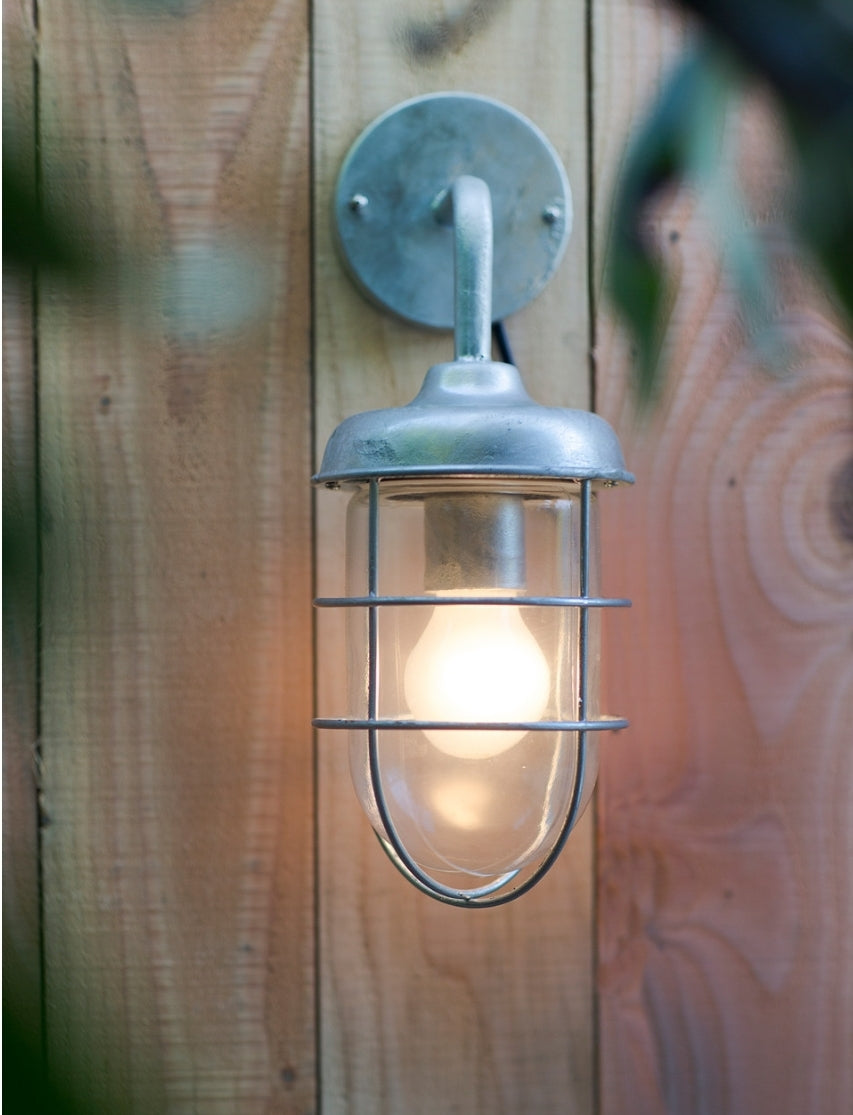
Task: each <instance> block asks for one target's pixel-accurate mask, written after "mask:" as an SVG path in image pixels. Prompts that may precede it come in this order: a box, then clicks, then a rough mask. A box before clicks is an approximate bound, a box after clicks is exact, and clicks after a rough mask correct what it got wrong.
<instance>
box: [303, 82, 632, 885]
mask: <svg viewBox="0 0 853 1115" xmlns="http://www.w3.org/2000/svg"><path fill="white" fill-rule="evenodd" d="M335 212H336V221H337V231H338V235H339V240H340V246H341V248H342V252H343V255H344V257H345V259H346V261H347V264H348V266H349V268H350V270H351V272H352V274H353V275H354V277H355V279H356V280H357V281H358V283H359V285H360V286H361V287H362V289H363V290H364V291H365V292H366V293H367V294H368V295H369V296H370V297H371V298H372V299H373V300H375V301H377V302H379V303H380V304H381V305H382V306H384V307H385V308H388V309H390V310H392V311H394V312H395V313H397V314H399V315H401V316H403V317H405V318H407V319H409V320H411V321H414V322H418V323H421V324H423V325H428V326H433V327H439V328H447V327H450V326H454V327H455V338H456V355H455V359H454V360H453V361H451V362H449V363H446V364H439V365H437V366H435V367H433V368H431V369H430V370H429V371H428V372H427V376H426V380H425V382H424V385H423V387H422V388H421V391H420V393H419V394H418V396H417V397H416V398H415V399H414V400H413V401H412V402H411V403H409V405H408V406H404V407H399V408H393V409H389V410H380V411H371V412H368V413H365V414H357V415H355V416H354V417H352V418H348V419H347V420H346V421H344V422H343V423H341V425H340V426H339V427H338V428H337V430H335V432H334V433H333V435H332V437H331V439H330V440H329V444H328V446H327V448H326V452H325V455H324V457H323V462H322V465H321V468H320V471H319V473H318V474H317V476H316V477H315V478H314V482H315V483H316V484H318V485H322V486H324V487H327V488H341V489H345V490H347V491H349V492H351V493H352V494H351V498H350V503H349V508H348V519H347V590H346V591H347V595H346V596H345V597H335V598H321V599H318V600H317V601H316V604H317V606H318V607H323V608H344V609H346V610H347V619H348V654H349V708H348V710H347V715H346V716H345V717H340V718H333V719H330V718H324V719H317V720H315V721H314V723H315V725H316V726H318V727H320V728H336V729H346V730H347V731H348V732H349V734H350V763H351V769H352V775H353V780H354V783H355V788H356V791H357V793H358V796H359V798H360V800H361V803H362V805H363V807H364V809H365V812H366V813H367V815H368V817H369V819H370V822H371V824H372V825H373V827H374V829H375V830H376V832H377V835H378V836H379V839H380V841H381V843H382V845H383V847H384V849H385V851H386V852H387V853H388V855H389V857H390V858H391V860H392V861H393V862H394V863H395V864H396V866H397V867H398V868H399V869H400V871H401V872H402V873H403V874H404V875H405V876H406V877H407V878H408V879H409V880H410V881H411V882H412V883H414V885H415V886H417V887H418V888H420V889H421V890H423V891H425V892H426V893H428V894H430V895H432V896H433V897H435V898H438V899H440V900H441V901H443V902H447V903H451V904H453V905H457V906H468V907H483V906H496V905H499V904H501V903H503V902H507V901H509V900H510V899H512V898H515V897H518V896H519V895H520V894H523V893H524V892H525V891H527V890H529V889H530V888H531V887H532V886H533V885H534V884H535V883H536V882H537V881H538V880H539V879H540V878H541V877H542V876H543V875H544V874H545V872H546V871H547V870H548V869H549V867H550V866H551V865H552V863H553V862H554V860H555V859H556V857H557V855H558V854H559V852H560V850H561V848H562V846H563V844H564V843H565V840H566V838H567V836H568V834H569V832H570V831H571V829H572V828H573V826H574V825H575V823H576V822H577V820H578V818H579V816H580V814H581V812H582V811H583V808H584V806H585V805H586V803H587V801H588V800H589V798H590V795H591V793H592V788H593V784H594V780H595V775H596V770H597V744H596V739H597V736H598V733H599V732H601V731H602V730H611V729H614V728H622V727H624V726H625V724H626V721H624V720H615V719H607V718H605V717H603V716H602V715H601V714H600V711H599V708H598V664H599V624H598V622H597V620H598V617H599V615H600V612H601V609H602V608H607V607H620V606H624V605H627V604H628V601H627V600H615V599H605V598H603V597H602V596H600V595H599V588H598V572H597V570H598V534H597V516H596V510H597V493H598V491H599V490H600V489H602V488H606V487H609V486H612V485H614V484H618V483H621V482H628V483H630V482H632V480H633V477H632V476H631V475H630V473H628V472H627V471H626V469H625V463H624V461H623V458H622V452H621V450H620V448H619V443H618V441H617V439H616V436H615V434H614V433H613V431H612V430H611V428H610V426H608V424H607V423H606V422H605V421H604V420H603V419H601V418H599V417H598V416H596V415H594V414H590V413H587V412H585V411H577V410H565V409H558V408H552V407H543V406H539V405H538V404H536V403H535V402H534V401H533V400H532V399H531V398H530V397H529V396H528V395H527V393H526V391H525V390H524V387H523V386H522V383H521V379H520V376H519V373H518V370H517V369H516V368H515V367H514V366H513V365H511V364H508V363H496V362H493V361H492V360H491V357H490V352H491V333H492V322H493V320H500V319H503V318H504V317H505V316H507V315H508V314H510V313H512V312H513V311H515V310H517V309H519V308H520V307H521V306H523V305H524V304H526V302H527V301H529V300H530V299H531V298H533V297H535V295H536V294H538V292H539V290H540V289H541V288H542V287H543V286H544V285H545V283H546V282H547V281H548V279H549V278H550V276H551V275H552V274H553V272H554V270H555V268H556V266H557V263H558V262H559V259H560V257H561V255H562V252H563V249H564V247H565V243H566V240H567V238H568V234H569V231H570V225H571V195H570V192H569V185H568V181H567V179H566V175H565V172H564V170H563V167H562V165H561V164H560V161H559V159H558V157H557V155H556V153H555V151H554V150H553V148H552V147H551V145H550V143H549V142H548V141H547V139H546V138H545V137H544V136H543V135H542V133H541V132H540V131H539V130H538V129H537V128H535V127H534V126H533V125H532V124H531V123H530V122H529V121H528V120H526V119H525V118H524V117H522V116H520V115H519V114H518V113H516V112H514V111H513V110H511V109H508V108H506V107H505V106H503V105H500V104H498V103H497V102H495V101H492V100H488V99H486V98H483V97H475V96H471V95H459V94H436V95H434V96H428V97H422V98H418V99H417V100H414V101H408V102H406V103H405V104H403V105H400V106H398V107H396V108H394V109H392V110H391V111H390V112H388V113H386V114H385V115H384V116H382V117H380V118H379V119H378V120H377V121H375V122H374V123H373V124H372V125H371V126H370V127H369V128H368V129H367V130H366V131H365V132H364V133H363V134H362V136H361V137H360V138H359V139H358V141H357V142H356V143H355V145H354V146H353V148H352V149H351V150H350V152H349V154H348V156H347V158H346V161H345V163H344V165H343V168H342V170H341V174H340V177H339V180H338V186H337V193H336V209H335ZM493 226H494V234H493ZM493 245H494V247H493ZM493 252H494V258H495V265H494V266H493ZM451 276H455V280H452V279H451ZM493 306H494V313H493Z"/></svg>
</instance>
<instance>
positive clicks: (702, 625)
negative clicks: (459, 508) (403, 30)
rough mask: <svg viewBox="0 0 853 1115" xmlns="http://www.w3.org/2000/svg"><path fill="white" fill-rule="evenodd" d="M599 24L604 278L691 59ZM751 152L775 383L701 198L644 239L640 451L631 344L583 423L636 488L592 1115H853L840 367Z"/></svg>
mask: <svg viewBox="0 0 853 1115" xmlns="http://www.w3.org/2000/svg"><path fill="white" fill-rule="evenodd" d="M594 11H595V25H594V44H595V50H594V66H593V76H594V86H593V88H594V100H593V104H594V121H593V131H594V136H595V155H594V191H595V207H596V208H595V211H596V227H597V233H598V237H599V239H598V243H597V246H598V248H599V257H600V255H601V250H602V249H603V244H604V239H605V237H606V234H607V222H608V217H609V214H608V205H609V198H610V191H611V188H612V185H613V181H614V176H615V174H616V172H617V170H618V166H619V163H620V160H621V157H622V154H623V151H624V138H625V135H626V132H627V129H628V127H629V125H630V124H631V123H632V121H633V120H634V119H635V117H636V116H637V115H638V114H639V113H641V112H642V110H643V108H644V106H645V105H646V103H647V100H648V97H649V95H650V94H651V93H652V92H653V90H654V87H655V86H656V84H657V83H658V82H659V80H660V75H661V73H662V72H663V71H664V70H665V68H666V67H667V65H668V64H669V62H670V61H671V60H672V59H673V57H674V56H675V54H676V51H677V48H678V45H679V40H680V36H679V33H678V30H677V28H676V26H675V25H674V24H673V23H672V22H671V20H669V19H668V18H667V17H666V16H665V15H664V14H662V13H661V12H660V11H659V10H658V11H655V10H653V9H652V8H651V7H649V6H648V5H645V4H643V5H640V4H635V3H629V2H627V0H610V2H606V3H605V2H601V3H597V4H596V5H595V8H594ZM739 126H740V129H741V142H740V150H741V159H742V162H741V168H740V169H741V173H742V174H743V175H744V180H745V182H746V184H747V188H748V191H749V193H750V198H751V202H752V204H753V206H754V209H755V214H756V220H757V221H758V222H759V224H760V225H761V226H762V227H763V229H764V231H765V233H766V235H767V236H768V239H769V242H770V243H771V244H772V245H773V246H774V249H775V250H776V251H777V252H778V254H779V258H780V265H781V268H782V287H781V289H782V298H781V303H780V306H781V316H782V320H783V322H784V330H785V334H786V336H787V339H788V341H789V342H790V344H791V345H792V349H793V354H792V358H791V366H790V369H789V373H788V376H787V378H783V379H782V380H780V379H778V378H777V379H774V378H772V377H769V376H767V375H765V374H763V373H762V371H761V370H760V369H759V368H758V366H757V363H756V360H755V357H754V354H753V352H752V351H751V349H750V347H749V345H748V343H747V341H746V340H745V337H744V330H743V323H742V321H741V320H740V318H739V314H738V310H739V307H738V304H737V301H736V298H735V297H734V295H733V293H732V290H731V286H730V284H729V282H728V280H727V279H726V278H725V277H724V276H723V275H721V272H720V269H719V267H718V265H717V262H716V258H715V254H714V252H713V250H712V248H711V247H710V246H709V234H708V228H707V226H706V225H705V223H704V222H703V221H702V220H701V219H700V214H699V212H698V209H697V203H696V198H695V196H693V195H689V194H683V193H682V194H680V195H679V196H677V197H671V198H669V199H668V200H667V202H666V203H664V204H662V205H661V206H660V207H659V208H658V209H657V210H656V211H655V213H654V214H653V215H652V216H651V217H650V220H649V226H648V227H649V228H650V230H651V231H652V232H653V234H654V236H655V237H656V239H657V243H658V246H659V248H660V250H661V251H662V252H663V253H664V255H665V257H666V258H667V260H668V261H669V262H670V263H671V264H672V266H673V267H674V268H675V269H676V271H677V273H678V274H679V277H680V282H681V290H680V294H679V297H678V301H677V303H676V306H675V310H674V316H673V322H672V330H671V334H670V341H669V377H668V385H667V389H666V392H665V394H664V397H663V399H662V402H661V404H660V406H659V407H658V409H657V410H656V411H655V412H654V414H653V415H652V417H651V418H650V420H649V421H648V423H647V424H646V425H645V426H638V425H637V423H636V422H635V419H634V416H633V413H632V407H631V403H630V401H629V400H628V397H627V393H626V380H627V368H628V361H629V359H630V352H629V347H628V344H627V343H626V341H625V338H624V337H623V336H622V335H621V334H620V333H619V332H618V331H617V330H616V329H615V328H614V324H613V321H612V318H611V317H610V316H609V314H608V312H607V310H606V308H605V309H603V311H602V314H601V316H600V318H599V321H598V337H599V352H598V384H597V398H598V401H599V405H600V409H601V410H602V412H603V413H604V414H605V416H606V417H608V418H609V419H610V420H611V421H613V422H614V424H615V425H616V426H617V428H618V430H619V432H620V434H621V436H622V438H623V444H624V448H625V452H626V456H627V458H628V462H629V467H631V468H632V469H633V470H634V471H635V472H636V474H637V487H636V489H635V490H633V491H630V492H623V493H619V494H618V495H616V496H615V497H614V505H615V506H614V513H613V514H612V515H611V516H609V517H606V518H605V526H606V529H605V531H604V536H603V543H604V554H605V574H606V585H607V587H608V588H609V589H610V590H611V591H618V592H619V593H623V592H624V593H625V594H626V595H628V596H632V597H633V598H634V608H633V613H632V614H631V616H630V618H629V619H628V620H627V621H626V622H623V623H622V625H621V626H620V629H619V634H620V636H622V637H620V638H619V639H612V640H611V642H610V644H609V647H608V650H609V658H608V662H609V666H608V675H609V688H610V692H611V704H614V701H615V697H616V695H618V705H619V711H620V712H624V713H625V714H627V715H628V716H630V717H631V720H632V727H631V729H630V731H629V732H628V733H626V734H625V735H624V736H622V737H620V738H619V739H618V740H617V741H616V742H615V743H614V744H613V745H612V746H611V747H609V748H608V750H607V751H606V753H605V757H604V761H603V769H602V787H601V797H600V844H601V855H600V879H599V893H600V896H601V901H600V907H599V912H598V917H599V921H598V927H599V945H600V969H599V982H600V994H601V1000H600V1001H601V1095H602V1113H603V1115H623V1113H624V1112H625V1111H631V1112H632V1115H660V1113H663V1112H678V1113H679V1115H741V1113H743V1112H750V1113H751V1115H771V1113H772V1115H802V1113H803V1112H809V1115H835V1113H837V1112H840V1111H849V1110H850V1109H851V1106H852V1105H853V1060H851V1055H850V1054H851V1050H853V950H852V949H851V938H850V925H851V916H853V915H851V910H853V883H851V878H853V874H851V869H852V868H853V751H851V748H850V724H851V716H853V646H851V627H853V624H852V623H851V620H853V608H852V607H851V602H852V601H853V544H851V540H850V537H849V534H848V536H847V537H845V536H844V532H843V530H842V529H841V525H840V523H839V521H838V520H837V518H836V516H835V514H834V510H833V500H834V499H835V500H837V499H839V498H840V494H841V486H842V485H843V475H844V473H843V470H844V469H845V468H846V469H847V474H846V475H847V477H848V479H847V485H848V490H847V498H848V499H849V476H850V472H849V469H850V455H851V445H852V444H853V439H851V390H853V354H851V345H850V341H849V339H847V338H845V337H844V336H843V334H842V333H841V331H840V330H839V328H838V326H837V324H835V323H834V322H833V320H832V318H831V316H830V315H829V314H828V312H827V310H826V307H825V305H824V304H823V302H822V301H821V299H820V298H819V296H817V295H816V294H815V291H814V289H813V286H812V285H811V284H810V283H809V282H807V281H806V278H805V276H804V273H803V271H802V269H801V268H798V267H796V266H795V265H793V264H792V263H791V262H790V260H789V249H788V248H787V247H786V244H785V241H784V238H783V237H782V236H781V234H780V232H779V230H778V228H777V227H776V225H775V223H774V222H776V221H777V215H778V212H779V208H780V205H781V204H782V197H783V191H784V185H785V177H786V175H785V155H784V152H783V151H781V150H780V148H779V145H778V144H777V143H776V142H774V128H773V121H772V120H771V119H770V117H769V115H768V114H767V112H766V111H764V110H763V108H762V106H761V105H760V104H756V103H751V104H750V105H749V107H748V109H747V110H744V112H743V114H742V118H741V120H740V124H739ZM848 530H849V527H848ZM626 627H628V628H629V629H630V637H624V636H625V633H626Z"/></svg>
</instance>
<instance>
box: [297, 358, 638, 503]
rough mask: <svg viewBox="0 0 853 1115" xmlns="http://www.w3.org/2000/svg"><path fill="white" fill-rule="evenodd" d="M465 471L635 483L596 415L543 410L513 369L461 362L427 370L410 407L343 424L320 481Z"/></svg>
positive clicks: (338, 482) (330, 482)
mask: <svg viewBox="0 0 853 1115" xmlns="http://www.w3.org/2000/svg"><path fill="white" fill-rule="evenodd" d="M461 475H471V476H484V475H485V476H506V477H510V476H528V477H540V478H542V479H562V480H598V481H601V482H602V483H604V484H607V485H611V484H618V483H628V484H630V483H633V480H634V477H633V476H632V475H631V473H630V472H628V471H627V469H626V467H625V461H624V458H623V456H622V450H621V448H620V446H619V441H618V439H617V437H616V434H615V433H614V432H613V430H612V429H611V427H610V425H609V424H608V423H607V422H606V421H605V420H604V419H603V418H601V417H600V416H599V415H597V414H591V413H589V412H588V411H583V410H569V409H566V408H562V407H545V406H541V405H539V404H538V403H536V402H534V400H533V399H531V398H530V396H529V395H528V394H527V392H526V391H525V389H524V385H523V384H522V382H521V376H520V375H519V373H518V369H517V368H515V367H514V366H513V365H511V364H498V363H493V362H492V361H482V360H481V361H474V360H459V361H453V362H451V363H447V364H437V365H435V366H434V367H433V368H430V370H429V371H428V372H427V375H426V379H425V380H424V384H423V387H422V388H421V390H420V392H419V393H418V395H417V396H416V397H415V398H414V399H413V400H412V402H411V403H409V404H408V405H407V406H403V407H392V408H389V409H387V410H373V411H366V412H365V413H362V414H356V415H353V416H352V417H350V418H347V419H345V420H344V421H343V422H342V423H341V424H340V425H339V426H338V428H337V429H336V430H335V432H334V433H333V434H332V436H331V438H330V439H329V443H328V445H327V446H326V451H325V453H324V455H323V461H322V464H321V466H320V471H319V472H318V473H317V475H316V476H315V477H314V483H316V484H320V485H326V486H329V487H336V486H338V485H341V484H346V483H349V482H357V481H365V480H370V479H372V478H381V477H388V478H391V477H405V476H411V477H415V476H461Z"/></svg>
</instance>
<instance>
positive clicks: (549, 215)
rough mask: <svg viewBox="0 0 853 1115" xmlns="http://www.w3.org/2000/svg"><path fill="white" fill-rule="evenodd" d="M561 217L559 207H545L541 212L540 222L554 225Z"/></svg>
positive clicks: (561, 211) (561, 213) (561, 212)
mask: <svg viewBox="0 0 853 1115" xmlns="http://www.w3.org/2000/svg"><path fill="white" fill-rule="evenodd" d="M562 217H563V210H562V208H561V207H560V206H559V205H553V204H551V205H546V206H545V208H544V209H543V210H542V220H543V221H544V222H545V224H546V225H555V224H557V222H558V221H560V220H562Z"/></svg>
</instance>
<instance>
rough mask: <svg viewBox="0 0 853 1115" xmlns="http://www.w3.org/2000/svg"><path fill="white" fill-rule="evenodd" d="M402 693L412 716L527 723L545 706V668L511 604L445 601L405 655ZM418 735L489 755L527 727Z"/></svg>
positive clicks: (449, 751)
mask: <svg viewBox="0 0 853 1115" xmlns="http://www.w3.org/2000/svg"><path fill="white" fill-rule="evenodd" d="M454 595H460V593H458V592H457V593H454ZM471 595H472V596H474V595H477V596H479V595H482V593H481V592H479V591H475V590H471ZM500 595H505V593H503V592H501V593H500ZM404 691H405V695H406V700H407V701H408V704H409V708H410V710H411V712H412V715H413V716H414V718H415V719H416V720H447V721H453V722H465V721H470V722H472V723H482V722H486V721H488V722H495V721H507V722H509V723H514V722H518V721H533V720H539V719H540V718H541V716H542V714H543V712H544V711H545V709H546V707H547V705H548V701H549V698H550V695H551V671H550V669H549V666H548V661H547V659H546V658H545V655H544V654H543V653H542V649H541V647H540V646H539V644H538V643H537V641H536V639H535V638H534V637H533V634H532V633H531V631H530V629H529V628H528V626H527V624H526V623H525V622H524V619H523V618H522V615H521V611H520V610H519V608H518V607H517V606H516V605H514V604H447V605H440V606H439V607H436V608H435V609H434V610H433V614H432V616H431V617H430V620H429V622H428V623H427V626H426V628H425V630H424V632H423V634H422V635H421V637H420V639H419V640H418V642H417V644H416V645H415V647H414V649H413V650H412V653H411V655H410V656H409V661H408V663H407V665H406V669H405V675H404ZM424 734H425V735H426V737H427V739H428V740H429V741H430V743H432V744H433V745H434V746H435V747H436V748H438V750H439V751H443V752H444V753H445V754H446V755H453V756H455V757H456V758H460V759H488V758H491V757H492V756H494V755H500V754H501V753H502V752H503V751H507V750H508V749H509V748H510V747H512V746H513V745H514V744H516V743H518V742H519V740H521V739H522V738H523V737H524V736H525V735H526V734H527V733H526V732H524V731H523V730H520V731H519V730H517V729H516V730H514V731H502V730H494V729H492V730H482V729H480V730H477V729H470V730H469V729H437V728H436V729H426V730H425V733H424Z"/></svg>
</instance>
